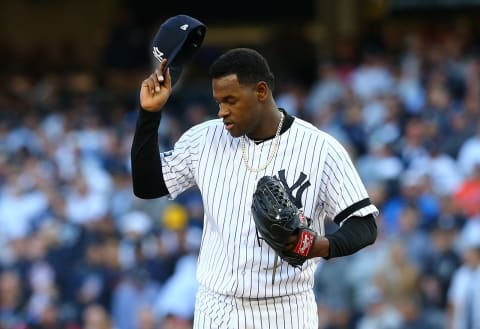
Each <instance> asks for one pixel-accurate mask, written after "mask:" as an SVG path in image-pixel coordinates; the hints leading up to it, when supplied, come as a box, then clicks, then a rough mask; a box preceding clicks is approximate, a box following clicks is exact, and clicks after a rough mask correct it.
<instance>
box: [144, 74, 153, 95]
mask: <svg viewBox="0 0 480 329" xmlns="http://www.w3.org/2000/svg"><path fill="white" fill-rule="evenodd" d="M142 89H146V91H147V92H148V93H150V94H154V93H155V84H154V82H153V80H152V79H151V77H148V78H147V79H145V80H143V82H142Z"/></svg>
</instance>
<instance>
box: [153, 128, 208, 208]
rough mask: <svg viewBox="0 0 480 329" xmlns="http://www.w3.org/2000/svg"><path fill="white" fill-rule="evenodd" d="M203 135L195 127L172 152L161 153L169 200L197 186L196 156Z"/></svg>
mask: <svg viewBox="0 0 480 329" xmlns="http://www.w3.org/2000/svg"><path fill="white" fill-rule="evenodd" d="M201 140H203V139H202V138H201V134H200V132H199V131H198V129H195V127H193V128H190V129H189V130H187V131H186V132H185V133H184V134H183V135H182V136H181V137H180V138H179V139H178V141H177V142H176V143H175V145H174V147H173V149H172V150H170V151H167V152H163V153H160V159H161V161H162V172H163V178H164V181H165V185H166V186H167V189H168V192H169V195H168V197H169V199H174V198H176V197H177V196H178V195H179V194H180V193H182V192H183V191H185V190H187V189H189V188H190V187H193V186H194V185H196V180H195V167H194V164H196V163H198V161H196V155H197V154H198V151H197V150H198V148H199V145H200V144H201Z"/></svg>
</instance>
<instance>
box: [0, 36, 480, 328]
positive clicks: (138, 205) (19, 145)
mask: <svg viewBox="0 0 480 329" xmlns="http://www.w3.org/2000/svg"><path fill="white" fill-rule="evenodd" d="M469 32H470V31H469V30H466V29H462V28H459V29H445V28H442V29H439V30H437V31H435V33H433V34H432V33H431V31H430V34H428V36H426V35H424V34H423V33H422V31H415V30H414V31H413V32H412V33H405V34H402V35H398V34H393V35H392V34H389V33H384V34H382V35H381V36H380V37H377V38H370V39H365V40H360V41H359V42H357V43H356V45H357V46H358V48H356V49H353V50H352V48H353V47H352V45H353V43H351V44H350V43H349V42H352V40H345V41H344V44H339V45H338V47H337V48H336V50H337V52H335V53H333V54H331V55H329V56H324V57H322V58H320V59H318V61H317V62H316V65H315V67H312V68H311V70H312V72H315V73H316V74H314V78H313V79H311V80H307V81H302V79H298V78H299V77H298V75H297V76H293V75H292V76H291V79H290V78H289V74H290V73H291V72H290V71H288V72H287V71H285V72H277V76H278V77H279V78H278V79H277V81H276V85H277V88H276V89H275V97H276V100H277V103H278V106H279V107H282V108H284V109H285V110H286V111H287V112H288V113H290V114H292V115H295V116H298V117H300V118H304V119H306V120H309V121H311V122H312V123H313V124H314V125H316V126H317V127H318V128H320V129H322V130H324V131H326V132H328V133H330V134H332V135H333V136H335V137H336V138H337V139H339V140H340V141H341V143H342V144H343V145H345V147H346V148H347V150H348V151H349V152H350V154H351V155H352V158H353V160H354V162H355V165H356V166H357V168H358V170H359V173H360V175H361V177H362V179H363V181H364V182H365V184H366V186H367V189H368V190H369V193H370V195H371V199H372V201H373V202H374V203H375V204H376V205H377V206H378V208H379V209H380V216H379V217H378V220H377V223H378V227H379V236H378V239H377V241H376V243H375V244H374V245H372V246H370V247H368V248H366V249H364V250H362V251H360V252H358V253H357V254H354V255H352V256H348V257H344V258H338V259H332V260H329V261H321V262H320V263H319V265H318V269H317V273H316V281H315V287H314V290H315V295H316V299H317V303H318V312H319V319H320V328H322V329H340V328H342V329H343V328H345V329H347V328H352V329H401V328H402V329H403V328H409V329H412V328H413V329H415V328H430V329H435V328H452V329H453V328H455V329H457V328H458V329H463V328H465V329H467V328H473V326H470V327H469V326H468V324H467V321H468V320H469V316H470V313H469V309H470V308H471V309H472V310H475V309H476V310H477V312H472V313H474V314H473V317H475V316H476V317H477V318H476V319H475V318H473V319H472V321H477V322H476V323H477V326H480V324H479V323H480V318H479V317H480V316H479V312H478V310H479V309H480V40H479V39H475V36H473V35H472V34H471V33H469ZM66 51H67V52H68V50H66ZM207 51H208V50H207ZM112 53H116V52H115V51H112ZM212 53H214V52H212ZM38 55H39V54H38V53H37V56H36V57H35V61H26V62H24V64H25V67H23V69H8V68H6V67H5V68H2V74H1V78H0V328H1V329H21V328H45V329H46V328H52V329H53V328H68V329H77V328H86V329H104V328H105V329H107V328H109V329H110V328H112V329H113V328H115V329H153V328H156V329H158V328H162V329H168V328H179V329H183V328H190V327H191V324H192V317H193V303H194V295H195V291H196V287H197V286H196V281H195V267H196V256H197V253H198V249H199V246H200V241H201V232H202V220H203V208H202V199H201V196H200V195H199V193H198V191H197V190H195V189H192V190H190V191H187V192H185V193H184V194H183V195H181V196H180V197H179V198H178V199H176V200H169V199H167V198H162V199H154V200H141V199H139V198H136V197H135V196H134V195H133V193H132V184H131V178H130V146H131V142H132V136H133V132H134V128H135V122H136V115H137V111H138V99H137V96H138V87H139V84H140V82H141V81H142V79H143V78H144V77H146V76H147V75H148V72H149V69H150V68H149V67H148V64H146V65H143V66H142V65H140V66H138V67H135V65H133V67H132V65H130V66H128V67H127V68H125V67H118V66H117V67H114V66H115V65H113V64H112V63H110V64H112V65H111V66H106V67H105V68H104V70H103V71H101V72H97V71H94V70H89V69H84V68H78V67H75V65H74V64H75V61H74V59H73V58H72V57H68V58H69V59H70V61H66V60H65V59H63V60H59V58H56V59H55V60H51V59H50V61H47V60H46V59H45V58H42V57H41V56H38ZM14 57H15V56H12V57H11V58H10V59H11V60H12V62H13V61H14V60H15V58H14ZM117 59H118V58H117ZM127 59H128V58H127ZM15 65H16V66H17V67H20V64H18V63H16V64H15ZM13 67H15V66H13ZM193 82H195V84H194V85H193V84H192V83H193ZM189 83H191V84H190V85H189ZM210 93H211V91H210V81H209V80H208V77H207V76H202V77H197V78H196V79H193V78H191V79H190V80H189V79H185V80H184V81H181V82H180V83H179V86H178V87H176V89H174V95H172V99H171V101H170V102H169V103H168V104H167V106H166V107H167V108H166V109H165V111H164V115H163V117H162V123H161V126H160V128H159V138H160V140H159V142H160V144H161V147H162V149H163V150H166V149H168V148H170V147H172V145H173V144H174V143H175V141H176V140H177V139H178V137H179V136H180V134H181V133H182V132H183V131H185V130H186V129H187V128H188V127H190V126H191V125H194V124H197V123H199V122H202V121H204V120H207V119H210V118H214V117H216V109H215V108H214V107H212V102H211V99H209V97H210ZM335 229H336V226H335V224H333V222H327V231H328V230H335ZM470 295H473V297H470ZM472 301H473V302H472Z"/></svg>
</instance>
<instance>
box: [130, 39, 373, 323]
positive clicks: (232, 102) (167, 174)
mask: <svg viewBox="0 0 480 329" xmlns="http://www.w3.org/2000/svg"><path fill="white" fill-rule="evenodd" d="M165 68H166V59H163V61H162V62H161V64H160V66H159V67H158V69H157V70H155V72H153V73H152V74H151V75H150V76H149V77H148V78H147V79H145V80H144V81H143V82H142V85H141V91H140V104H141V110H140V113H139V117H138V121H137V126H136V131H135V135H134V140H133V144H132V150H131V161H132V178H133V188H134V193H135V195H137V196H138V197H140V198H146V199H149V198H157V197H163V196H168V197H169V198H172V199H173V198H175V197H176V196H178V195H179V194H180V193H182V192H183V191H185V190H186V189H188V188H190V187H192V186H197V187H198V188H199V190H200V192H201V194H202V199H203V204H204V209H205V214H204V229H203V236H202V244H201V249H200V254H199V259H198V268H197V278H198V282H199V289H198V292H197V297H196V307H195V314H194V328H198V329H200V328H202V329H204V328H242V329H244V328H252V329H253V328H288V329H293V328H308V329H317V328H318V318H317V307H316V303H315V300H314V295H313V291H312V287H313V281H314V271H315V268H316V265H317V263H318V261H319V260H321V259H322V258H323V259H329V258H333V257H340V256H345V255H350V254H352V253H354V252H356V251H358V250H360V249H361V248H364V247H366V246H368V245H370V244H372V243H373V242H374V241H375V239H376V234H377V227H376V224H375V216H376V215H377V213H378V210H377V208H376V207H375V206H374V205H373V204H371V202H370V199H369V197H368V195H367V192H366V189H365V187H364V185H363V183H362V182H361V180H360V178H359V175H358V174H357V172H356V170H355V168H354V166H353V164H352V161H351V159H350V158H349V156H348V153H347V152H346V150H345V149H344V147H343V146H342V145H341V144H340V143H339V142H338V141H336V140H335V139H334V138H333V137H332V136H330V135H328V134H326V133H324V132H322V131H320V130H319V129H317V128H316V127H314V126H313V125H312V124H310V123H308V122H306V121H304V120H302V119H300V118H297V117H294V116H292V115H290V114H288V109H279V108H278V107H277V105H276V104H275V100H274V97H273V94H272V90H273V88H274V75H273V74H272V72H271V70H270V68H269V65H268V63H267V61H266V59H265V58H264V57H263V56H262V55H261V54H259V53H258V52H257V51H255V50H253V49H248V48H236V49H232V50H229V51H227V52H225V53H224V54H223V55H221V56H220V57H219V58H218V59H217V60H216V61H215V62H214V63H213V64H212V66H211V68H210V75H211V79H212V80H211V81H212V90H213V97H214V99H215V100H216V102H217V103H218V116H219V118H218V119H213V120H209V121H206V122H204V123H201V124H199V125H196V126H194V127H191V128H190V129H188V130H187V131H186V132H185V133H184V134H183V135H182V136H181V137H180V139H179V140H178V141H177V142H176V143H175V146H174V148H173V149H172V150H168V151H167V150H165V152H163V153H162V152H160V150H159V146H158V133H157V130H158V127H159V124H160V120H161V113H162V112H161V109H162V107H163V106H164V105H165V103H166V102H167V99H168V98H169V95H170V94H171V90H172V89H171V88H172V86H171V76H170V72H169V69H168V68H167V69H166V70H165ZM162 72H164V73H162ZM262 177H265V178H264V180H266V181H268V182H267V185H268V184H270V183H271V184H273V185H272V186H273V189H275V188H276V187H275V186H277V187H278V186H281V190H282V191H281V193H283V194H282V195H283V196H288V199H289V201H288V202H286V203H285V202H283V201H282V202H283V203H282V202H281V203H282V204H287V203H288V207H290V208H294V209H295V211H293V213H295V216H294V217H295V218H296V219H301V223H307V221H308V226H307V224H305V225H304V226H302V228H301V229H296V230H294V231H293V232H292V233H291V235H290V236H287V237H285V236H283V238H284V239H285V241H284V243H283V244H282V248H283V249H282V250H277V249H275V248H273V247H272V246H273V244H271V243H269V241H268V239H267V237H266V235H268V229H266V230H263V231H262V234H265V235H262V234H261V235H260V236H259V230H258V228H257V226H256V220H257V219H260V220H261V218H259V216H258V212H256V214H257V216H255V218H254V216H253V215H252V211H253V209H257V208H255V207H253V208H252V202H254V201H253V200H254V198H252V196H253V195H254V194H255V195H264V196H266V199H262V200H260V201H261V202H264V203H268V202H270V201H268V200H272V202H275V200H276V199H275V198H276V196H275V193H273V194H272V193H271V192H272V191H271V190H268V189H269V187H268V186H267V187H265V186H264V185H263V183H262V184H260V181H261V179H262ZM272 177H273V178H274V179H271V178H272ZM262 182H263V180H262ZM260 185H262V188H260ZM259 189H263V190H262V191H261V193H257V192H256V191H258V190H259ZM265 191H266V192H265ZM269 195H270V196H271V197H269ZM269 198H270V199H269ZM265 200H267V201H265ZM256 202H257V201H256ZM279 204H280V203H279ZM266 206H267V208H268V206H269V205H268V204H267V205H266ZM273 208H275V207H273ZM267 210H268V209H267ZM297 210H298V212H297ZM267 212H268V211H267ZM283 214H284V212H282V213H281V214H280V215H278V216H279V217H277V218H280V217H281V216H283ZM267 216H268V215H267ZM326 219H332V220H334V221H335V222H336V223H337V224H339V229H338V230H337V231H336V232H335V233H333V234H328V235H325V232H324V225H323V224H324V221H325V220H326ZM302 225H303V224H302ZM274 226H275V225H273V226H269V227H271V230H272V231H273V230H274V229H275V227H274ZM279 226H280V225H277V228H278V227H279ZM274 233H275V234H276V233H277V231H276V230H275V232H274ZM275 234H273V235H275ZM287 254H288V255H290V258H288V257H286V256H285V255H287ZM279 255H281V256H282V257H279ZM292 258H293V259H295V260H294V261H293V262H292V263H291V262H290V259H292ZM292 265H294V266H292ZM332 284H335V283H334V282H332Z"/></svg>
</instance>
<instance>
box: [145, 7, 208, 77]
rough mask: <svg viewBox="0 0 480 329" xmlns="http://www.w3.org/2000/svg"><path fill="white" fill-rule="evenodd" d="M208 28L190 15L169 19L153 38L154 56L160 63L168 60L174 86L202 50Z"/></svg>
mask: <svg viewBox="0 0 480 329" xmlns="http://www.w3.org/2000/svg"><path fill="white" fill-rule="evenodd" d="M206 32H207V27H206V26H205V24H203V23H202V22H200V21H199V20H197V19H195V18H193V17H190V16H188V15H177V16H173V17H170V18H168V19H167V20H166V21H165V22H164V23H163V24H162V25H161V26H160V28H159V30H158V32H157V34H156V35H155V37H154V38H153V43H152V55H153V57H154V58H155V60H156V61H158V63H160V62H161V61H162V60H163V59H164V58H166V59H167V65H166V67H165V68H167V67H169V68H170V76H171V78H172V86H173V85H174V84H175V82H177V81H178V78H179V77H180V75H181V73H182V70H183V68H184V67H185V66H186V65H187V64H188V63H189V62H190V61H191V60H192V59H193V57H194V56H195V54H196V53H197V52H198V50H199V49H200V47H201V45H202V43H203V39H204V38H205V34H206Z"/></svg>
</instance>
